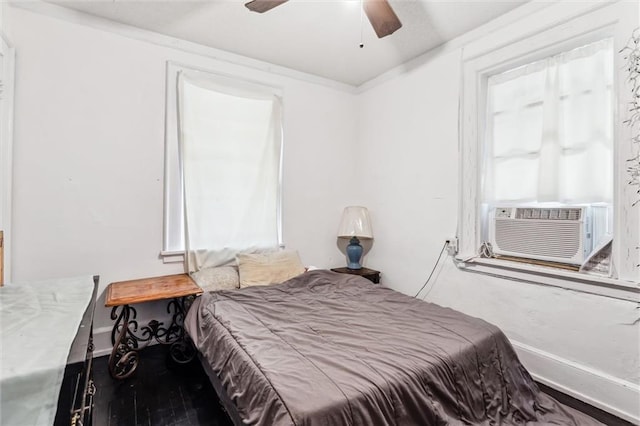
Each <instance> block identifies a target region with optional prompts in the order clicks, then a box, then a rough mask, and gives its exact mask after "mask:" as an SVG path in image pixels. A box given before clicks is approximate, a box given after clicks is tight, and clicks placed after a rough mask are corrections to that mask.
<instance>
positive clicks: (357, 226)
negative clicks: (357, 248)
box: [338, 206, 373, 239]
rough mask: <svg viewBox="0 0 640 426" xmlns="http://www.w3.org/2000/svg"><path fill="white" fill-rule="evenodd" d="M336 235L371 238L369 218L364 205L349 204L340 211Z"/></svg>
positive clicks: (371, 231)
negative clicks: (340, 216) (340, 215)
mask: <svg viewBox="0 0 640 426" xmlns="http://www.w3.org/2000/svg"><path fill="white" fill-rule="evenodd" d="M338 237H342V238H345V237H358V238H364V239H366V238H369V239H371V238H373V230H372V229H371V219H370V218H369V211H368V210H367V208H366V207H361V206H349V207H345V208H344V211H343V212H342V220H341V221H340V228H338Z"/></svg>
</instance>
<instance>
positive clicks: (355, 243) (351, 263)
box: [347, 237, 362, 269]
mask: <svg viewBox="0 0 640 426" xmlns="http://www.w3.org/2000/svg"><path fill="white" fill-rule="evenodd" d="M360 259H362V246H361V245H360V240H359V239H358V237H351V240H349V245H348V246H347V260H348V262H347V268H349V269H362V265H361V264H360Z"/></svg>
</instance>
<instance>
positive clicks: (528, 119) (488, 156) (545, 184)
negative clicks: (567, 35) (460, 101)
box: [481, 39, 614, 264]
mask: <svg viewBox="0 0 640 426" xmlns="http://www.w3.org/2000/svg"><path fill="white" fill-rule="evenodd" d="M612 87H613V42H612V40H611V39H605V40H601V41H598V42H595V43H590V44H588V45H586V46H582V47H579V48H575V49H572V50H570V51H568V52H563V53H560V54H556V55H554V56H551V57H547V58H545V59H543V60H539V61H536V62H533V63H529V64H527V65H524V66H520V67H517V68H515V69H511V70H508V71H506V72H502V73H499V74H494V75H491V76H489V77H488V79H487V95H486V120H485V122H486V125H485V134H484V142H483V148H484V149H483V151H484V164H483V169H482V182H483V185H482V203H483V204H482V208H481V211H482V212H484V214H483V217H482V219H481V220H482V224H483V237H484V238H483V239H485V240H489V241H492V242H493V244H494V249H496V250H498V248H499V246H500V245H499V244H497V240H495V239H494V238H493V236H492V235H488V234H489V229H491V227H492V225H493V224H492V223H491V222H490V221H491V218H492V216H493V209H494V208H496V207H504V206H528V207H547V208H548V207H558V206H574V207H575V206H585V207H588V209H586V210H580V211H581V212H582V211H584V212H585V213H586V214H584V215H583V216H584V217H581V218H580V219H582V220H586V226H587V227H588V228H587V231H586V232H587V234H586V235H588V236H589V238H580V237H579V236H578V235H577V234H578V233H579V232H583V231H582V230H581V229H580V230H579V229H577V227H576V234H569V235H568V236H562V237H558V241H557V242H556V241H553V238H546V240H545V241H542V240H540V241H539V243H540V244H539V247H535V248H532V247H530V246H531V245H532V244H534V241H533V240H534V239H535V238H534V236H531V237H532V238H531V240H530V241H528V242H527V243H526V244H524V243H523V244H522V247H523V252H522V256H523V257H528V256H534V257H535V258H540V259H543V260H556V261H559V262H563V261H569V259H572V260H571V262H569V263H578V264H579V263H581V262H582V260H584V258H585V257H586V256H587V255H588V254H589V253H590V252H591V251H592V249H594V248H596V247H598V246H599V245H600V244H601V243H602V242H606V241H608V240H610V239H611V232H612V229H611V228H612V227H611V221H612V217H613V214H612V213H613V212H612V205H613V187H614V185H613V176H614V171H613V116H614V107H613V97H612ZM529 211H532V212H533V213H534V214H537V213H538V212H541V213H542V214H543V215H544V214H545V213H547V212H549V211H550V212H551V213H552V214H553V213H555V212H560V213H562V212H566V211H568V210H562V209H560V210H558V209H552V210H548V209H542V210H540V209H535V208H534V209H533V210H529ZM575 211H577V210H575ZM596 212H597V213H596ZM596 214H597V218H598V220H597V221H595V220H594V217H593V216H595V215H596ZM552 217H553V215H552ZM540 219H543V218H540ZM603 221H604V222H605V224H604V226H602V225H601V226H599V227H598V229H597V232H596V230H595V229H593V222H598V223H600V222H603ZM532 223H533V222H531V221H527V222H526V223H525V222H522V221H509V226H510V227H515V226H516V225H517V224H522V225H523V226H527V227H529V228H528V229H531V230H532V231H533V232H536V233H537V235H538V236H540V238H542V235H543V234H541V232H548V233H551V234H553V233H555V232H558V231H559V230H560V229H570V228H566V227H565V228H560V227H559V226H557V225H558V222H557V221H556V222H555V223H553V224H552V223H550V222H544V220H543V221H542V222H539V224H540V226H539V227H537V228H534V227H533V225H532ZM513 232H514V233H513V234H511V233H510V234H508V235H505V236H504V239H503V241H505V243H507V244H508V245H509V246H511V250H508V252H509V253H512V252H513V251H514V248H515V247H518V244H514V243H513V242H511V241H509V239H511V238H512V236H513V235H516V234H515V232H519V230H514V231H513ZM594 234H597V235H594ZM574 237H575V239H574ZM580 239H582V240H583V241H578V240H580ZM564 243H566V244H567V245H571V246H572V249H570V250H567V251H566V252H565V251H564V250H562V247H556V246H557V245H562V244H564ZM579 243H582V246H581V244H579ZM547 245H548V246H549V249H550V250H551V247H552V246H554V247H555V249H554V251H557V252H560V253H565V257H563V256H552V255H551V253H545V248H544V246H547ZM567 249H568V247H567ZM578 250H580V251H581V252H582V253H580V256H574V254H575V252H576V251H578ZM515 253H518V250H515ZM525 253H527V254H528V255H525Z"/></svg>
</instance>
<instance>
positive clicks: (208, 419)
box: [93, 345, 232, 426]
mask: <svg viewBox="0 0 640 426" xmlns="http://www.w3.org/2000/svg"><path fill="white" fill-rule="evenodd" d="M108 358H109V357H108V356H103V357H100V358H96V359H95V360H94V370H93V371H94V381H95V383H96V395H95V399H94V402H95V405H94V410H93V424H94V426H138V425H145V426H169V425H177V426H197V425H211V426H232V423H231V421H230V420H229V419H228V417H227V416H226V414H225V413H224V411H223V409H222V407H221V406H220V404H219V401H218V397H217V395H216V393H215V391H214V389H213V387H212V386H211V383H210V382H209V378H208V377H207V375H206V373H205V372H204V370H203V369H202V366H201V365H200V362H199V361H198V359H197V358H196V359H195V360H194V361H193V362H191V363H190V364H187V365H178V364H175V363H173V362H172V361H170V360H169V358H168V356H167V347H165V346H161V345H156V346H151V347H149V348H145V349H143V350H142V351H140V361H141V362H140V364H139V365H138V369H137V371H136V372H135V373H134V375H133V376H132V377H130V378H128V379H126V380H114V379H112V378H111V377H110V376H109V367H108Z"/></svg>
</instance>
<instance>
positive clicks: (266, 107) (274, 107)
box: [178, 72, 282, 272]
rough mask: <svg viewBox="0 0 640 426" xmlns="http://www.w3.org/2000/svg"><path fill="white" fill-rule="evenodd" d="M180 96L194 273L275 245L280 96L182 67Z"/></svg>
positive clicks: (187, 223)
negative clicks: (220, 80)
mask: <svg viewBox="0 0 640 426" xmlns="http://www.w3.org/2000/svg"><path fill="white" fill-rule="evenodd" d="M178 99H179V101H178V102H179V127H180V129H179V135H180V138H179V139H180V156H181V158H180V160H181V161H180V163H181V166H182V182H183V196H184V217H185V220H184V222H185V245H186V252H187V255H188V256H187V258H188V259H187V268H188V271H189V272H193V271H197V270H199V269H201V268H203V267H209V266H218V265H221V264H224V263H226V262H228V261H231V260H233V258H234V256H235V254H236V253H237V252H240V251H245V250H251V249H254V248H269V247H276V246H277V245H278V244H279V242H280V241H279V240H280V238H279V233H280V230H279V227H278V225H279V214H280V211H279V209H280V205H279V204H280V203H279V199H280V197H279V190H280V185H279V183H280V165H281V149H282V129H281V101H280V98H279V97H278V96H277V95H276V94H274V93H273V91H270V90H260V89H256V88H254V87H251V88H246V87H242V86H238V85H235V86H234V85H230V84H220V83H219V82H218V81H216V80H212V79H210V78H207V76H206V75H204V76H203V75H200V74H198V73H193V74H189V73H185V72H182V73H180V75H179V76H178Z"/></svg>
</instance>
